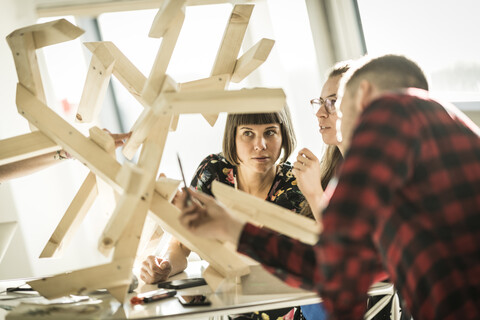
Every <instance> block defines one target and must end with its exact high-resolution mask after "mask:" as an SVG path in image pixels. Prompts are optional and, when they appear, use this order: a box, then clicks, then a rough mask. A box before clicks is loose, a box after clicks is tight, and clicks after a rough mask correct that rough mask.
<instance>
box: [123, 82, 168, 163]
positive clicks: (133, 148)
mask: <svg viewBox="0 0 480 320" xmlns="http://www.w3.org/2000/svg"><path fill="white" fill-rule="evenodd" d="M177 87H178V86H177V83H176V82H175V81H174V80H173V79H172V78H170V77H169V76H168V75H167V76H165V77H164V81H163V84H162V89H161V95H160V96H159V98H158V99H157V100H155V104H154V105H153V106H152V107H145V108H144V109H143V111H142V113H141V114H140V116H139V117H138V118H137V120H136V121H135V123H134V124H133V126H132V129H131V130H130V131H131V132H132V134H131V135H130V137H129V138H128V140H127V142H126V143H125V145H124V146H123V149H122V153H123V155H124V156H125V157H126V158H127V159H132V158H133V156H134V155H135V153H136V152H137V150H138V148H139V147H140V145H141V144H142V143H143V142H144V141H145V139H146V137H147V136H148V134H149V133H150V131H151V130H152V128H153V127H154V126H156V125H159V126H162V127H165V128H167V130H168V129H169V128H170V127H171V122H172V118H171V115H169V114H166V113H164V114H160V110H161V108H162V103H163V102H164V100H163V99H162V95H163V94H164V93H165V92H175V91H176V90H177ZM157 101H160V102H159V103H158V104H157Z"/></svg>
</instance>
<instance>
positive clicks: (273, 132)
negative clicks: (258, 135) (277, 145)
mask: <svg viewBox="0 0 480 320" xmlns="http://www.w3.org/2000/svg"><path fill="white" fill-rule="evenodd" d="M276 134H277V130H274V129H270V130H267V131H265V136H267V137H270V136H273V135H276Z"/></svg>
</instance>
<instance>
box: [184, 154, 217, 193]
mask: <svg viewBox="0 0 480 320" xmlns="http://www.w3.org/2000/svg"><path fill="white" fill-rule="evenodd" d="M219 161H220V160H219V159H218V156H217V155H216V154H211V155H209V156H208V157H206V158H205V159H203V160H202V162H201V163H200V165H199V166H198V168H197V170H196V171H195V175H194V176H193V179H192V182H191V183H190V186H191V187H193V188H195V190H198V191H201V192H203V193H206V194H208V195H210V196H212V197H213V193H212V182H213V180H215V178H216V177H217V176H218V173H217V171H218V165H219Z"/></svg>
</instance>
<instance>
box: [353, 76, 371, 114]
mask: <svg viewBox="0 0 480 320" xmlns="http://www.w3.org/2000/svg"><path fill="white" fill-rule="evenodd" d="M374 93H375V88H374V86H373V85H372V83H371V82H369V81H367V80H362V81H360V84H359V86H358V90H357V103H356V106H357V108H359V110H358V111H363V110H364V109H365V108H366V107H367V106H368V105H369V104H370V102H372V99H373V97H374Z"/></svg>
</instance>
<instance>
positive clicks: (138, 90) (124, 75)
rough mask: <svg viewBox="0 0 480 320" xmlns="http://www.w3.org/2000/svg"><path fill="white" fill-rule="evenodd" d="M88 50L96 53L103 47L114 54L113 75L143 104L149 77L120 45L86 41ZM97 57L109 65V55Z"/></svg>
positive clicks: (108, 42)
mask: <svg viewBox="0 0 480 320" xmlns="http://www.w3.org/2000/svg"><path fill="white" fill-rule="evenodd" d="M83 44H84V45H85V47H87V49H88V50H90V51H91V52H92V53H93V54H95V50H97V49H98V48H100V47H103V48H105V49H107V50H108V52H109V53H110V54H111V55H112V56H113V58H114V60H115V65H114V66H113V75H114V76H115V77H116V78H117V79H118V81H120V83H121V84H122V85H123V86H124V87H125V88H126V89H127V90H128V91H129V92H130V94H132V96H133V97H134V98H135V99H137V100H138V102H140V103H141V104H142V105H143V106H145V105H146V102H145V101H144V100H143V98H142V96H141V95H142V90H143V87H144V86H145V82H146V81H147V78H146V77H145V76H144V75H143V74H142V73H141V72H140V70H138V68H137V67H135V65H134V64H133V63H132V62H131V61H130V60H129V59H128V58H127V57H126V56H125V55H124V54H123V53H122V52H121V51H120V49H118V47H117V46H116V45H115V44H113V42H110V41H100V42H84V43H83ZM97 58H98V59H99V60H100V61H101V62H102V63H103V64H104V65H108V63H109V62H108V60H107V59H108V56H106V55H99V56H97Z"/></svg>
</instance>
